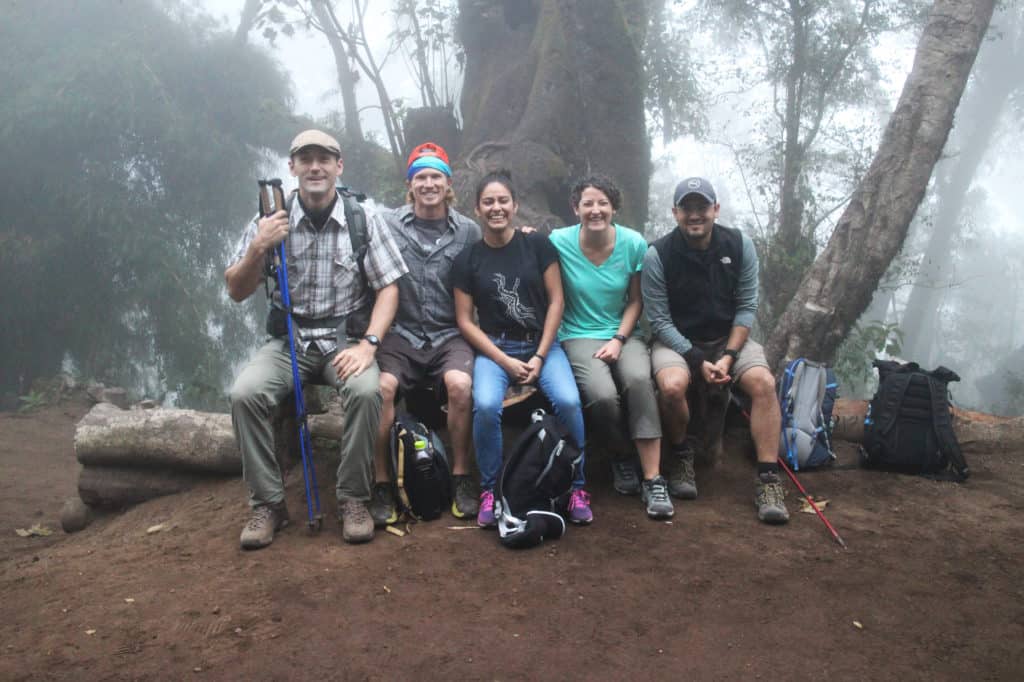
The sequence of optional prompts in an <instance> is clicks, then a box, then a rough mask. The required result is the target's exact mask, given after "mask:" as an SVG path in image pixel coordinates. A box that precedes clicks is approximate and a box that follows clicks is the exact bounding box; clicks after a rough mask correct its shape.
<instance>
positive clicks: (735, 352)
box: [722, 348, 740, 362]
mask: <svg viewBox="0 0 1024 682" xmlns="http://www.w3.org/2000/svg"><path fill="white" fill-rule="evenodd" d="M722 355H723V356H725V355H728V356H729V357H730V358H732V359H733V362H735V361H736V359H737V358H738V357H739V356H740V352H739V351H738V350H733V349H732V348H726V349H725V350H723V351H722Z"/></svg>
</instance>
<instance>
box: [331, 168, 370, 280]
mask: <svg viewBox="0 0 1024 682" xmlns="http://www.w3.org/2000/svg"><path fill="white" fill-rule="evenodd" d="M337 189H338V194H339V195H340V196H341V200H342V202H343V203H342V205H343V206H344V208H345V222H346V223H348V236H349V239H351V240H352V255H353V257H354V258H355V259H356V263H357V264H358V265H359V274H360V276H362V278H363V281H364V282H366V281H368V280H367V279H366V265H365V263H364V261H365V260H366V252H367V251H368V250H369V248H370V232H369V227H368V226H367V224H366V211H365V210H363V207H362V206H361V205H360V204H359V202H360V201H362V200H364V199H366V195H365V194H357V193H355V192H352V191H351V190H349V188H348V187H345V186H341V187H338V188H337Z"/></svg>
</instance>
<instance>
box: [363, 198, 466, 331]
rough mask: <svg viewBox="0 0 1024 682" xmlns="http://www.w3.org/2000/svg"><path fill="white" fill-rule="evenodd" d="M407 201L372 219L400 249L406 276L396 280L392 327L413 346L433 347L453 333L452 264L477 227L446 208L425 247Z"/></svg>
mask: <svg viewBox="0 0 1024 682" xmlns="http://www.w3.org/2000/svg"><path fill="white" fill-rule="evenodd" d="M413 218H414V214H413V210H412V206H411V205H409V204H407V205H405V206H402V207H400V208H395V209H391V210H389V211H383V212H382V213H381V214H380V215H379V216H377V217H375V220H380V221H381V223H382V224H384V225H386V227H385V228H384V229H387V230H389V231H390V232H391V234H392V236H393V237H394V239H395V241H396V242H398V244H399V245H400V248H401V249H402V255H403V257H404V258H405V263H406V265H407V266H408V267H409V275H408V276H407V277H403V278H402V279H401V281H399V283H398V312H397V313H396V314H395V323H394V326H393V327H392V329H391V330H392V331H393V332H395V333H397V334H399V335H400V336H401V337H402V338H404V339H405V340H406V341H408V342H409V343H410V344H411V345H412V347H413V348H423V347H424V346H426V345H427V344H428V343H429V344H430V345H431V346H432V347H435V348H436V347H437V346H439V345H440V344H442V343H444V342H445V341H447V340H448V339H450V338H452V337H453V336H458V335H459V328H458V325H457V324H456V323H455V297H454V294H453V293H452V263H453V262H454V261H455V256H457V255H458V254H459V252H460V251H462V249H464V248H466V246H468V245H469V244H472V243H474V242H477V241H479V240H480V226H479V225H477V224H476V222H475V221H473V220H470V219H469V218H467V217H466V216H464V215H462V214H461V213H459V212H458V211H455V210H449V211H448V220H447V226H446V227H445V229H444V231H443V232H441V233H440V236H439V237H438V239H437V241H435V242H434V243H433V244H431V245H429V246H425V245H424V244H422V243H421V242H420V240H419V239H418V238H417V236H416V234H415V232H416V228H415V227H413V225H412V221H413Z"/></svg>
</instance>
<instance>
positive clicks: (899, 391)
mask: <svg viewBox="0 0 1024 682" xmlns="http://www.w3.org/2000/svg"><path fill="white" fill-rule="evenodd" d="M873 364H874V366H875V367H876V368H877V369H878V391H877V392H876V393H875V397H874V398H872V399H871V403H870V404H869V405H868V413H867V416H866V417H865V418H864V443H863V446H862V447H861V464H862V466H865V467H869V468H873V469H885V470H888V471H897V472H900V473H906V474H920V475H923V476H927V477H929V478H935V479H944V480H954V481H965V480H967V477H968V476H969V475H970V469H968V467H967V462H966V460H964V456H963V453H962V452H961V451H960V444H959V443H958V442H957V439H956V434H954V433H953V418H952V414H951V406H950V404H949V389H948V388H947V385H948V384H949V382H951V381H960V377H959V376H957V374H956V372H954V371H953V370H950V369H947V368H945V367H939V368H937V369H935V370H934V371H931V372H929V371H926V370H923V369H921V368H920V367H919V366H918V365H917V363H914V362H911V363H907V364H901V363H899V362H892V361H888V360H875V361H874V363H873Z"/></svg>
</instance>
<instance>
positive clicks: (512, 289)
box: [452, 230, 558, 335]
mask: <svg viewBox="0 0 1024 682" xmlns="http://www.w3.org/2000/svg"><path fill="white" fill-rule="evenodd" d="M557 262H558V251H556V250H555V247H554V246H553V245H552V244H551V241H550V240H549V239H548V238H547V237H546V236H545V235H542V234H540V233H538V232H534V233H531V234H523V233H522V232H519V231H518V230H517V231H516V232H515V234H513V235H512V240H511V241H510V242H509V243H508V244H506V245H505V246H503V247H501V248H494V247H491V246H488V245H487V243H486V242H484V241H483V240H482V239H481V240H480V241H478V242H476V243H475V244H470V245H469V246H467V247H466V248H465V249H463V250H462V252H461V253H460V254H459V255H458V256H456V257H455V262H454V263H452V283H453V285H454V286H455V287H457V288H458V289H460V290H462V291H464V292H466V293H467V294H469V295H470V296H472V297H473V303H475V304H476V309H477V314H478V315H479V318H480V328H481V329H483V330H484V331H485V332H487V333H488V334H492V335H497V334H501V333H502V332H520V331H537V332H539V331H542V330H543V329H544V317H545V316H546V315H547V312H548V292H547V289H545V288H544V271H545V270H547V269H548V266H549V265H551V264H552V263H557Z"/></svg>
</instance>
